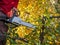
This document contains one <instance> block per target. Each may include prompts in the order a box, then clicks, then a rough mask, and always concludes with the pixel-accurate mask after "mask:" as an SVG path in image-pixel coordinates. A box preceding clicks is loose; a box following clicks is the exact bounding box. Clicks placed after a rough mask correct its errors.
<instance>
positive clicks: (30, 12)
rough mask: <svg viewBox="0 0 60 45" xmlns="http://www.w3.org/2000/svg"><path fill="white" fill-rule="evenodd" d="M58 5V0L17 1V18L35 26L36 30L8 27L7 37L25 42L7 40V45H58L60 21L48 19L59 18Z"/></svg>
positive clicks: (59, 10)
mask: <svg viewBox="0 0 60 45" xmlns="http://www.w3.org/2000/svg"><path fill="white" fill-rule="evenodd" d="M59 5H60V1H59V0H58V1H57V0H19V3H18V8H17V9H18V10H19V11H20V16H19V17H20V18H21V19H22V20H23V21H25V22H29V23H31V24H33V25H36V29H32V28H28V27H26V26H22V25H20V26H19V27H16V28H11V27H10V26H9V31H8V32H10V34H9V35H8V36H10V37H14V36H15V37H20V38H23V39H24V40H27V42H26V41H24V40H23V39H21V40H14V39H12V38H7V45H60V19H59V18H52V19H50V18H49V17H50V16H60V9H59V8H60V6H59ZM43 16H45V17H46V20H44V18H43ZM42 20H44V21H42ZM43 22H45V23H43ZM43 25H44V27H46V28H44V27H43ZM42 30H43V31H42ZM13 32H14V33H13ZM41 32H42V33H41ZM22 40H23V41H22Z"/></svg>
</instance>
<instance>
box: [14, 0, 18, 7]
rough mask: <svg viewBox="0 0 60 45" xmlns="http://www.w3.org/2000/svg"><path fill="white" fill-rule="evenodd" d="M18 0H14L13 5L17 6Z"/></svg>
mask: <svg viewBox="0 0 60 45" xmlns="http://www.w3.org/2000/svg"><path fill="white" fill-rule="evenodd" d="M18 2H19V0H14V7H15V8H17V5H18Z"/></svg>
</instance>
